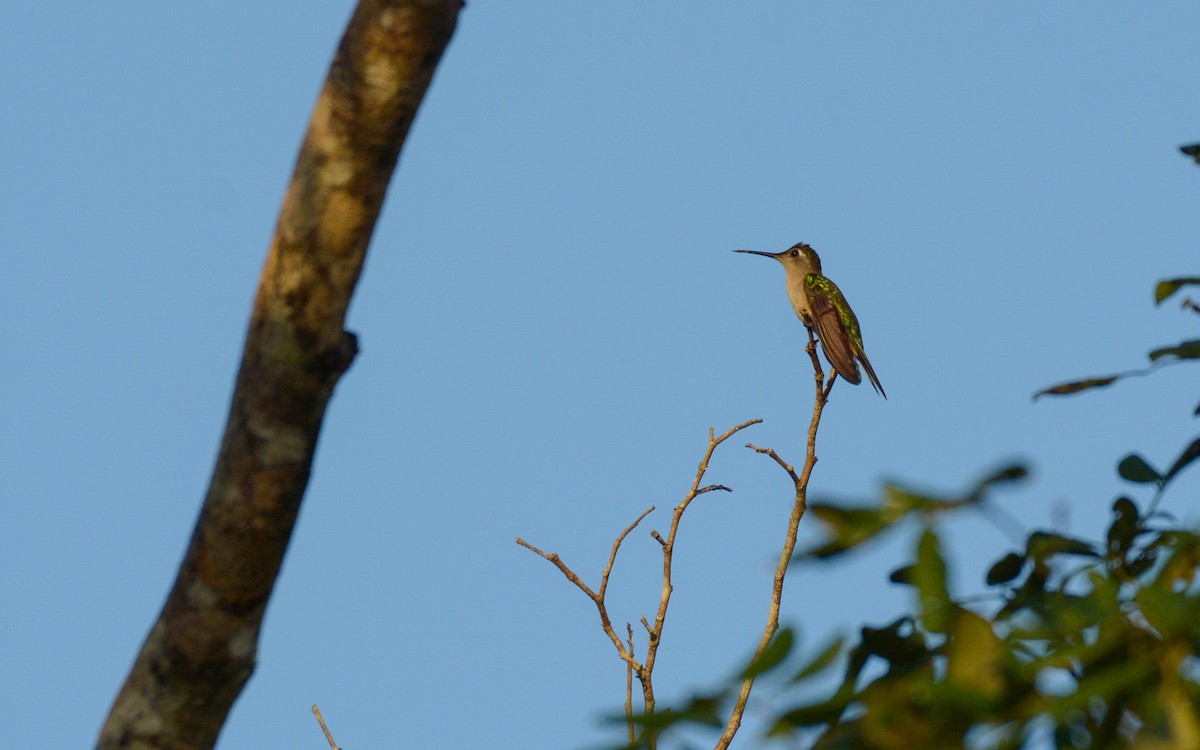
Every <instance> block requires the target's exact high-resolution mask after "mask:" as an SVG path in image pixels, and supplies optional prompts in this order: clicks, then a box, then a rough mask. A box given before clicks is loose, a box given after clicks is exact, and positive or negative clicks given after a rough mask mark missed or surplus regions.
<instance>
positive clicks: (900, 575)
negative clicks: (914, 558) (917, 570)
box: [888, 565, 913, 586]
mask: <svg viewBox="0 0 1200 750" xmlns="http://www.w3.org/2000/svg"><path fill="white" fill-rule="evenodd" d="M912 574H913V566H912V565H902V566H901V567H899V568H896V569H895V570H893V571H892V572H891V573H889V574H888V580H889V581H891V582H892V583H898V584H900V585H902V586H912V585H913V579H912Z"/></svg>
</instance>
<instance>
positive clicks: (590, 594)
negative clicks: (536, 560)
mask: <svg viewBox="0 0 1200 750" xmlns="http://www.w3.org/2000/svg"><path fill="white" fill-rule="evenodd" d="M653 510H654V506H653V505H651V506H650V507H649V508H647V509H646V510H645V511H643V512H642V515H640V516H638V517H637V518H636V519H635V520H634V521H633V523H631V524H629V525H628V526H626V527H625V530H624V531H622V532H621V534H620V536H618V537H617V538H616V541H614V542H613V547H612V552H611V553H610V554H609V556H608V564H607V565H605V566H604V571H603V572H602V573H601V574H600V589H599V590H598V591H593V590H592V589H591V587H590V586H588V585H587V584H586V583H584V582H583V579H582V578H580V577H579V576H578V575H577V574H576V573H575V571H573V570H571V569H570V568H569V567H567V564H566V563H564V562H563V561H562V558H560V557H559V556H558V553H557V552H544V551H542V550H540V549H538V548H537V547H534V546H533V545H532V544H530V543H529V542H527V541H525V540H524V539H522V538H520V537H517V540H516V541H517V544H519V545H521V546H522V547H524V548H526V549H528V550H531V551H532V552H534V553H536V554H538V555H541V556H542V557H543V558H545V559H546V560H549V561H550V563H551V564H553V565H554V567H556V568H558V569H559V571H560V572H562V574H563V575H564V576H566V577H567V580H568V581H570V582H571V583H573V584H575V585H576V586H577V587H578V588H579V590H580V591H582V592H583V593H584V594H585V595H586V596H587V598H589V599H591V600H592V603H594V604H595V605H596V611H597V612H598V613H599V614H600V627H601V628H602V629H603V630H604V634H605V635H607V636H608V639H609V640H610V641H612V643H613V645H614V646H616V648H617V654H618V655H619V656H620V657H621V660H622V661H624V662H625V663H626V664H627V665H628V666H629V668H630V669H632V670H633V671H634V672H641V665H640V664H638V663H637V661H636V660H635V659H634V658H633V651H632V650H629V649H626V648H625V645H624V644H623V643H621V639H620V637H618V636H617V633H616V631H615V630H613V626H612V620H611V619H609V616H608V606H607V605H606V604H605V602H604V595H605V592H606V591H607V590H608V578H609V576H610V575H611V574H612V569H613V563H614V562H615V561H616V559H617V552H618V551H619V550H620V549H621V542H623V541H625V537H627V536H629V532H631V531H633V530H634V529H635V528H637V525H638V524H639V523H641V522H642V519H643V518H645V517H646V516H648V515H650V512H651V511H653Z"/></svg>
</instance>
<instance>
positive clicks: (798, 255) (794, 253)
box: [792, 250, 800, 258]
mask: <svg viewBox="0 0 1200 750" xmlns="http://www.w3.org/2000/svg"><path fill="white" fill-rule="evenodd" d="M792 257H793V258H799V257H800V251H799V250H793V251H792Z"/></svg>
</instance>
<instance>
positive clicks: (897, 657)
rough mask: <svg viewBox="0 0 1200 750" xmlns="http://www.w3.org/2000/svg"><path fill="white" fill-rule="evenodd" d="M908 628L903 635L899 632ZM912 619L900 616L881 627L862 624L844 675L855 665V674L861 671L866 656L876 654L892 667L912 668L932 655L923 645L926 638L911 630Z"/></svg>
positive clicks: (848, 673) (923, 662) (921, 663)
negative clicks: (859, 638) (860, 633)
mask: <svg viewBox="0 0 1200 750" xmlns="http://www.w3.org/2000/svg"><path fill="white" fill-rule="evenodd" d="M904 630H908V631H910V632H909V634H908V635H905V634H904V633H903V632H902V631H904ZM912 630H913V627H912V620H910V619H909V618H908V617H901V618H898V619H896V620H895V621H893V622H892V623H891V624H889V625H887V626H885V627H882V628H872V627H867V626H863V629H862V635H861V640H860V642H859V644H858V645H857V646H855V647H854V648H853V649H852V650H851V659H850V661H851V663H850V667H848V668H847V676H849V675H850V674H851V671H852V669H851V668H854V674H855V675H857V673H858V672H857V670H861V669H862V666H863V664H865V663H866V657H868V656H878V657H880V658H882V659H886V660H887V661H888V662H889V663H890V664H891V665H892V667H893V668H897V667H900V668H911V667H915V666H921V665H923V664H925V663H926V662H927V661H928V660H929V659H930V658H932V654H931V653H930V652H929V650H928V649H927V648H926V646H925V641H924V640H923V639H922V638H921V637H920V636H918V635H917V634H916V633H915V632H912Z"/></svg>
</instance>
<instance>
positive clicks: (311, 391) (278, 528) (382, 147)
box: [98, 0, 462, 749]
mask: <svg viewBox="0 0 1200 750" xmlns="http://www.w3.org/2000/svg"><path fill="white" fill-rule="evenodd" d="M461 6H462V3H461V2H460V0H424V1H422V0H404V1H397V0H362V1H361V2H360V3H359V5H358V7H357V8H356V9H355V11H354V15H353V17H352V18H351V20H350V24H349V26H348V27H347V29H346V32H345V35H344V36H343V38H342V41H341V44H340V45H339V46H338V50H337V54H336V56H335V57H334V60H333V64H332V66H331V68H330V71H329V76H328V78H327V79H326V81H325V85H324V88H323V89H322V91H321V94H320V97H319V98H318V99H317V103H316V106H315V107H314V110H313V115H312V121H311V123H310V124H309V128H308V133H307V135H306V136H305V139H304V145H303V146H302V147H301V150H300V155H299V157H298V158H297V161H296V169H295V173H294V174H293V176H292V181H291V184H290V186H289V187H288V190H287V194H286V196H285V197H284V200H283V207H282V210H281V212H280V216H279V223H278V226H277V227H276V230H275V237H274V239H273V241H272V243H271V248H270V252H269V254H268V256H267V260H266V264H265V266H264V268H263V273H262V278H261V279H260V281H259V287H258V294H257V296H256V299H255V304H254V311H253V313H252V315H251V319H250V327H249V331H248V333H247V337H246V345H245V349H244V351H243V354H242V364H241V369H240V370H239V372H238V377H237V386H236V389H235V391H234V394H233V402H232V404H231V406H230V412H229V421H228V423H227V425H226V427H225V435H224V438H223V440H222V443H221V449H220V453H219V455H218V457H217V464H216V467H215V469H214V471H213V476H212V483H211V485H210V486H209V489H208V495H207V497H206V498H205V501H204V507H203V509H202V510H201V512H200V517H199V519H198V521H197V523H196V528H195V530H194V531H193V533H192V538H191V542H190V544H189V546H188V550H187V554H186V557H185V558H184V561H183V563H182V565H181V566H180V570H179V574H178V577H177V578H176V580H175V583H174V586H173V587H172V588H171V592H170V594H169V595H168V598H167V602H166V604H165V605H164V607H163V610H162V613H161V614H160V615H159V618H158V621H157V622H156V623H155V624H154V626H153V628H152V629H151V631H150V634H149V636H148V637H147V638H146V642H145V643H144V644H143V646H142V650H141V652H140V653H139V654H138V657H137V660H136V662H135V663H134V665H133V668H132V670H131V671H130V673H129V676H128V677H127V678H126V680H125V684H124V686H123V687H122V688H121V692H120V693H119V694H118V696H117V698H116V701H115V702H114V704H113V707H112V711H111V713H110V714H109V716H108V719H107V721H106V722H105V724H104V727H103V728H102V730H101V732H100V738H99V742H98V747H100V748H106V749H110V748H139V749H140V748H172V749H183V748H189V749H190V748H209V747H212V746H213V745H214V744H215V743H216V740H217V735H218V733H219V732H220V730H221V727H222V725H223V724H224V722H225V718H226V716H227V715H228V713H229V709H230V707H231V706H232V705H233V702H234V700H235V699H236V698H237V696H238V694H239V693H240V692H241V690H242V687H243V686H244V685H245V683H246V680H247V679H249V677H250V674H251V672H252V671H253V670H254V662H255V653H256V651H257V646H258V634H259V628H260V626H261V624H262V618H263V613H264V611H265V609H266V606H267V601H268V599H269V598H270V595H271V590H272V588H273V587H274V584H275V579H276V577H277V575H278V574H279V568H280V565H281V564H282V562H283V556H284V552H285V551H286V550H287V545H288V541H289V539H290V538H291V534H292V529H293V526H294V524H295V521H296V515H297V513H298V511H299V509H300V501H301V499H302V498H303V495H304V489H305V487H306V486H307V484H308V478H309V473H310V470H311V467H312V459H313V453H314V451H315V450H316V444H317V436H318V434H319V432H320V428H321V420H322V418H323V416H324V413H325V407H326V405H327V404H328V402H329V398H330V396H331V395H332V393H333V388H334V385H335V384H336V383H337V381H338V379H339V377H340V376H341V375H342V373H343V372H345V371H346V368H347V367H349V365H350V363H351V361H352V360H353V358H354V355H355V353H356V351H357V346H356V342H355V337H354V335H353V334H351V333H348V332H347V331H345V330H344V329H343V324H344V322H345V317H346V310H347V307H348V306H349V304H350V298H351V295H352V294H353V292H354V287H355V285H356V283H357V281H358V277H359V274H360V273H361V271H362V266H363V259H364V257H365V255H366V250H367V245H368V243H369V241H370V238H371V233H372V231H373V230H374V227H375V221H376V219H377V218H378V216H379V210H380V207H381V205H382V204H383V199H384V195H385V193H386V191H387V186H388V182H389V180H390V178H391V174H392V171H393V169H394V168H395V165H396V159H397V157H398V155H399V153H400V148H401V146H402V145H403V143H404V139H405V136H406V135H407V133H408V129H409V126H410V125H411V124H412V120H413V117H414V115H415V114H416V111H417V107H418V105H419V104H420V103H421V99H422V97H423V96H424V94H425V90H426V88H427V87H428V86H429V82H430V80H431V78H432V77H433V72H434V69H435V68H436V66H437V63H438V60H439V59H440V58H441V55H442V51H443V50H444V49H445V47H446V44H447V43H448V42H449V40H450V36H451V34H452V33H453V31H454V25H455V22H456V19H457V16H458V11H459V9H460V8H461ZM268 744H269V743H268Z"/></svg>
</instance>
